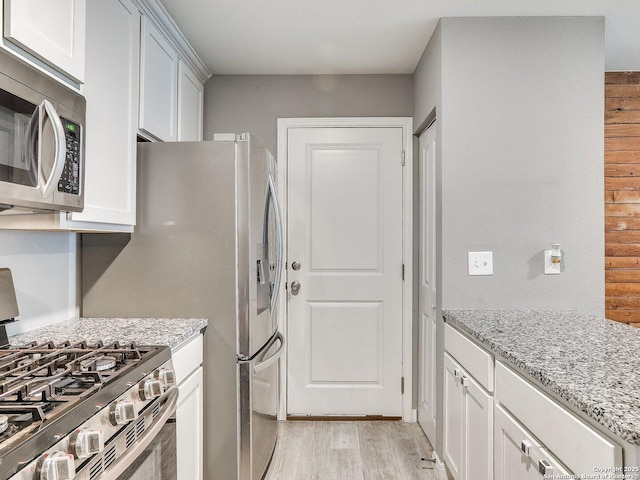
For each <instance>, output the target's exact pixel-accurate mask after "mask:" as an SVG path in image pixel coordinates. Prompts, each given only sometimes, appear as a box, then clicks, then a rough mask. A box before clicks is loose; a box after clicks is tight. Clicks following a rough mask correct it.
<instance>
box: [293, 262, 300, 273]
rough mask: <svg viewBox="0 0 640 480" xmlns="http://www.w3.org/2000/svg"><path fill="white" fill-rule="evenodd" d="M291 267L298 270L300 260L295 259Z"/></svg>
mask: <svg viewBox="0 0 640 480" xmlns="http://www.w3.org/2000/svg"><path fill="white" fill-rule="evenodd" d="M291 268H293V269H294V270H295V271H296V272H297V271H298V270H300V262H299V261H297V260H296V261H295V262H293V263H292V264H291Z"/></svg>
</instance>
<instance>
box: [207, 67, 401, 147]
mask: <svg viewBox="0 0 640 480" xmlns="http://www.w3.org/2000/svg"><path fill="white" fill-rule="evenodd" d="M204 98H205V106H204V139H205V140H211V138H212V136H213V133H214V132H215V133H225V132H234V133H240V132H251V133H253V134H254V135H255V136H256V137H258V138H259V139H260V140H261V141H262V142H263V143H264V144H265V145H266V146H267V147H268V148H269V150H271V152H272V153H273V154H274V155H275V154H276V151H277V127H276V119H277V118H279V117H282V118H286V117H410V116H412V114H413V85H412V77H411V75H214V76H213V77H211V78H210V79H209V81H207V83H206V85H205V95H204Z"/></svg>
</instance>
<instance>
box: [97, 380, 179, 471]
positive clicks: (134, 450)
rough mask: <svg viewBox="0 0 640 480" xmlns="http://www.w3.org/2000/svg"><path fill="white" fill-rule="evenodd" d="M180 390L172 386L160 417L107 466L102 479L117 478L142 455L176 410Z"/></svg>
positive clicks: (159, 414)
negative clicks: (116, 459)
mask: <svg viewBox="0 0 640 480" xmlns="http://www.w3.org/2000/svg"><path fill="white" fill-rule="evenodd" d="M178 392H179V390H178V388H177V387H174V388H172V389H171V390H170V391H169V392H168V395H167V401H166V402H165V404H164V405H163V406H162V408H161V409H160V412H159V413H158V417H157V418H156V420H155V422H154V423H153V425H152V426H151V427H150V428H149V429H147V430H146V431H145V432H144V434H143V436H142V437H140V438H138V440H136V442H135V444H133V445H132V446H131V448H129V449H127V450H126V451H125V453H124V454H123V455H122V456H121V457H120V458H119V459H118V461H117V462H116V463H114V464H113V465H111V466H110V467H109V468H107V469H106V470H105V471H104V472H103V473H102V475H100V477H98V478H100V480H116V479H117V478H118V477H119V476H120V475H122V474H123V473H124V472H125V470H126V469H127V468H129V466H130V465H131V464H132V463H133V462H134V461H135V460H136V458H138V457H139V456H140V454H141V453H142V451H143V450H144V449H145V448H147V447H148V446H149V444H150V443H151V442H152V441H153V439H154V438H156V436H157V435H158V433H160V430H162V427H164V424H165V423H166V422H167V420H169V417H171V415H173V412H175V410H176V405H177V403H178Z"/></svg>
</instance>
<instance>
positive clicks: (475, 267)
mask: <svg viewBox="0 0 640 480" xmlns="http://www.w3.org/2000/svg"><path fill="white" fill-rule="evenodd" d="M469 275H493V252H469Z"/></svg>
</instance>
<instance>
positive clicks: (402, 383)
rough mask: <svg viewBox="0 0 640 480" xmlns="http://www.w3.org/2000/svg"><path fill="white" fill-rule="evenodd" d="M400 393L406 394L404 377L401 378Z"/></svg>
mask: <svg viewBox="0 0 640 480" xmlns="http://www.w3.org/2000/svg"><path fill="white" fill-rule="evenodd" d="M400 393H401V394H403V395H404V377H401V378H400Z"/></svg>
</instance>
